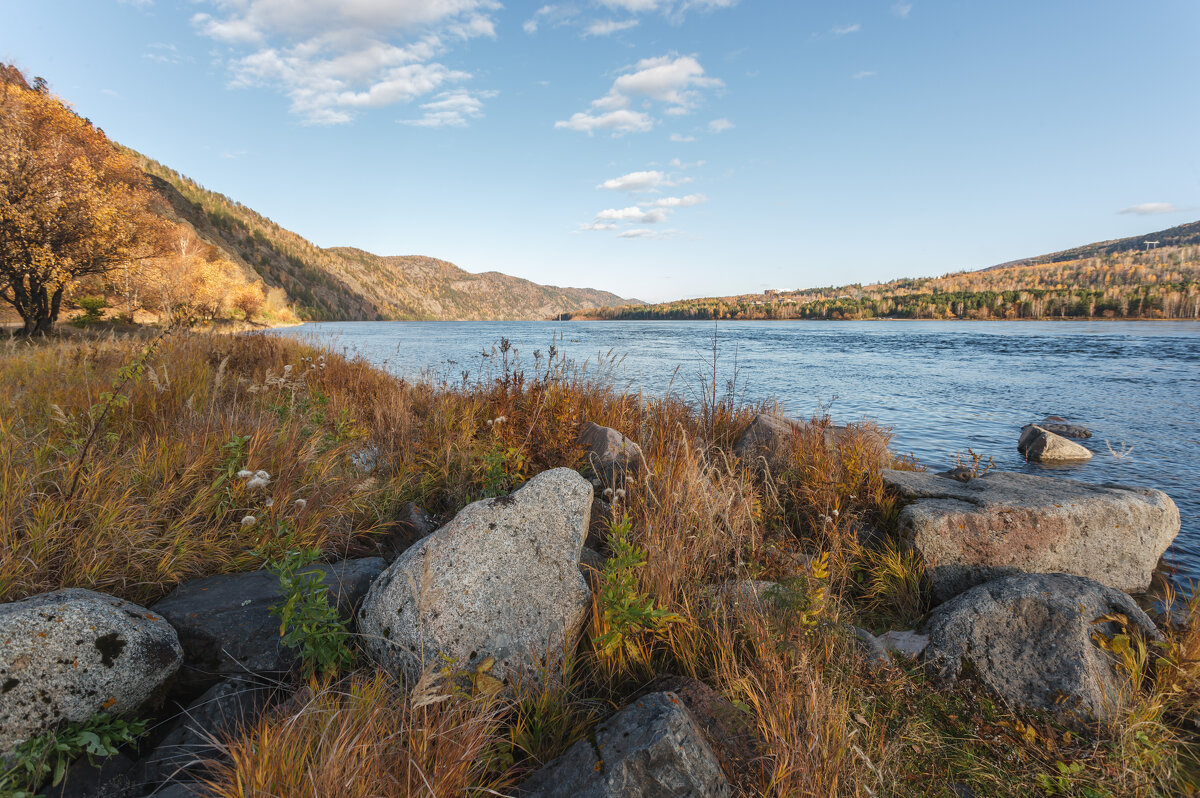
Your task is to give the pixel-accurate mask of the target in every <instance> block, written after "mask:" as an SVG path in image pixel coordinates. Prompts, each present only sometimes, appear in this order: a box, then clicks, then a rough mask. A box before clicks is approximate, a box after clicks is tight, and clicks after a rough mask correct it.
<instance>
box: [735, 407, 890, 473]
mask: <svg viewBox="0 0 1200 798" xmlns="http://www.w3.org/2000/svg"><path fill="white" fill-rule="evenodd" d="M816 430H820V435H821V439H822V441H823V442H824V444H825V446H827V447H828V448H829V449H831V450H836V449H839V448H841V447H843V446H846V445H849V444H851V443H853V442H855V441H861V443H862V445H863V446H864V448H865V449H866V450H867V451H866V454H867V457H868V459H869V460H872V461H874V462H877V463H878V464H879V465H885V464H886V463H887V462H888V459H889V455H888V450H887V439H886V438H885V437H884V436H883V435H881V434H880V433H878V432H877V431H875V430H874V429H871V428H860V427H853V426H842V425H836V424H830V425H826V426H821V425H817V424H812V423H810V422H805V421H797V420H796V419H793V418H788V417H786V416H782V415H779V414H777V413H759V414H758V415H756V416H755V417H754V420H753V421H751V422H750V426H749V427H747V428H746V431H745V432H743V433H742V436H741V437H740V438H738V441H737V443H736V444H734V447H733V453H734V454H735V455H737V456H738V457H740V458H741V459H742V460H744V461H748V462H754V461H757V462H758V463H759V464H760V465H765V466H766V468H767V470H768V471H769V472H770V473H772V474H779V473H782V472H783V471H786V470H787V469H789V468H792V467H793V466H794V462H795V454H794V453H795V449H796V446H797V442H798V441H799V440H801V439H803V438H804V437H807V436H810V435H813V434H814V432H815V431H816Z"/></svg>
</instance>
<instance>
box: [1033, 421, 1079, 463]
mask: <svg viewBox="0 0 1200 798" xmlns="http://www.w3.org/2000/svg"><path fill="white" fill-rule="evenodd" d="M1017 451H1018V452H1020V453H1021V454H1023V455H1025V459H1026V460H1037V461H1038V462H1040V463H1072V462H1079V461H1083V460H1091V459H1092V450H1091V449H1089V448H1087V447H1086V446H1080V445H1079V444H1078V443H1076V442H1075V441H1069V440H1067V439H1066V438H1064V437H1063V436H1061V435H1056V434H1054V433H1053V432H1050V431H1049V430H1047V429H1045V428H1044V427H1039V426H1038V425H1037V424H1030V425H1029V426H1028V427H1025V428H1024V429H1023V430H1021V438H1020V440H1018V441H1017Z"/></svg>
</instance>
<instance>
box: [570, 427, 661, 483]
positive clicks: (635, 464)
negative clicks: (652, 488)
mask: <svg viewBox="0 0 1200 798" xmlns="http://www.w3.org/2000/svg"><path fill="white" fill-rule="evenodd" d="M579 443H580V445H582V446H583V456H584V459H585V461H586V462H587V464H588V465H589V466H591V468H592V472H593V473H595V475H596V476H597V477H598V478H599V479H600V482H601V483H602V484H604V485H606V486H611V487H620V486H621V478H622V477H623V476H624V475H625V474H627V473H630V474H632V473H636V472H637V471H638V469H640V468H641V467H642V466H643V464H644V463H645V459H644V458H643V457H642V449H641V447H640V446H638V445H637V444H636V443H634V442H633V441H632V440H630V439H629V438H626V437H625V436H624V435H622V434H621V433H620V432H617V431H616V430H615V429H613V428H612V427H602V426H600V425H599V424H594V423H592V422H591V421H589V422H587V423H585V424H584V425H583V428H582V429H581V430H580V431H579Z"/></svg>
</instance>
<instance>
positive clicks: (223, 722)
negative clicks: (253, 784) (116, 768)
mask: <svg viewBox="0 0 1200 798" xmlns="http://www.w3.org/2000/svg"><path fill="white" fill-rule="evenodd" d="M276 698H277V688H276V687H275V686H274V685H271V684H268V683H265V682H260V681H257V680H255V679H253V678H245V677H232V678H229V679H226V680H225V681H223V682H219V683H217V684H215V685H213V686H212V687H210V688H209V689H208V690H206V691H205V692H204V694H203V695H201V696H200V697H199V698H197V699H196V700H195V701H193V702H192V703H191V704H189V705H188V706H187V708H186V709H184V710H183V711H182V712H181V713H180V714H179V715H178V716H177V717H176V718H175V719H174V720H172V721H171V722H170V728H169V730H168V731H167V733H166V734H165V735H164V736H163V737H162V739H161V740H159V742H158V744H157V745H156V746H154V750H152V751H151V752H150V753H149V754H147V755H146V756H145V757H144V758H143V759H141V760H140V761H139V762H138V763H137V766H136V767H135V768H134V771H133V774H132V775H131V780H132V781H133V782H134V783H135V784H138V785H140V786H142V787H145V788H154V787H157V786H159V785H162V784H165V783H167V782H168V781H193V780H195V779H198V778H200V777H202V776H203V775H204V773H203V772H202V769H201V766H202V763H203V762H204V761H205V760H208V759H212V758H215V757H218V756H219V755H220V751H219V749H218V748H217V747H215V746H214V744H213V743H214V741H219V740H220V739H221V738H222V737H223V736H225V735H228V734H232V733H234V732H235V731H236V730H237V729H239V728H241V727H243V726H245V725H247V724H250V723H253V722H254V721H255V720H256V719H257V718H258V716H259V715H260V714H261V713H262V712H263V710H265V709H266V708H267V707H268V706H270V705H271V703H272V702H274V701H275V699H276Z"/></svg>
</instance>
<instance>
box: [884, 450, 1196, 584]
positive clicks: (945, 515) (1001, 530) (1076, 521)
mask: <svg viewBox="0 0 1200 798" xmlns="http://www.w3.org/2000/svg"><path fill="white" fill-rule="evenodd" d="M883 478H884V481H885V482H886V483H887V484H888V485H890V486H891V487H893V488H895V489H896V490H898V491H900V493H901V494H902V495H903V496H904V497H905V498H907V499H910V500H911V503H910V504H908V505H907V506H905V507H904V508H903V509H902V510H901V511H900V516H899V525H900V529H901V532H902V533H903V534H904V535H905V538H906V540H907V541H908V543H909V545H911V546H912V547H913V549H915V550H916V552H917V553H918V554H919V555H920V556H921V560H922V561H923V562H924V564H925V570H926V573H928V574H929V577H930V579H931V580H932V586H933V596H934V599H935V600H937V601H945V600H946V599H948V598H950V597H951V596H954V595H956V594H958V593H961V592H962V591H964V590H966V589H968V588H970V587H973V586H974V585H978V584H980V583H982V582H986V581H988V580H989V579H995V578H997V577H1000V576H1006V575H1009V574H1014V573H1021V572H1025V573H1070V574H1078V575H1080V576H1086V577H1088V578H1091V579H1095V580H1096V581H1097V582H1100V583H1102V584H1105V585H1108V586H1109V587H1114V588H1116V589H1118V590H1123V591H1125V592H1126V593H1139V592H1142V591H1145V590H1146V589H1147V588H1148V587H1149V586H1150V577H1151V574H1152V572H1153V570H1154V567H1155V566H1156V565H1157V564H1158V560H1159V558H1160V557H1162V555H1163V552H1164V551H1166V549H1167V546H1169V545H1170V544H1171V541H1172V540H1174V539H1175V536H1176V535H1177V534H1179V509H1178V508H1177V507H1176V506H1175V502H1173V501H1171V498H1170V497H1169V496H1167V494H1165V493H1163V492H1162V491H1158V490H1151V489H1149V488H1134V487H1126V486H1122V485H1112V484H1105V485H1092V484H1089V483H1086V482H1077V481H1075V480H1071V479H1058V478H1055V477H1045V476H1036V475H1033V474H1020V473H1013V472H1008V471H991V472H989V473H987V474H984V475H983V476H982V477H979V478H977V479H972V480H971V481H969V482H959V481H957V480H954V479H949V478H947V477H944V476H941V475H938V474H930V473H926V472H917V471H885V472H884V474H883Z"/></svg>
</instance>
